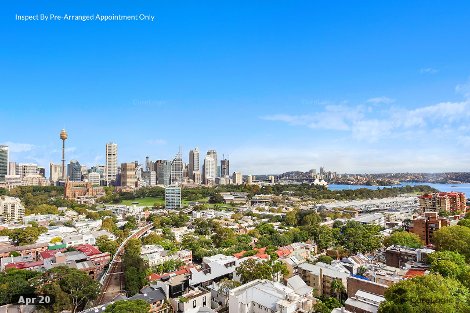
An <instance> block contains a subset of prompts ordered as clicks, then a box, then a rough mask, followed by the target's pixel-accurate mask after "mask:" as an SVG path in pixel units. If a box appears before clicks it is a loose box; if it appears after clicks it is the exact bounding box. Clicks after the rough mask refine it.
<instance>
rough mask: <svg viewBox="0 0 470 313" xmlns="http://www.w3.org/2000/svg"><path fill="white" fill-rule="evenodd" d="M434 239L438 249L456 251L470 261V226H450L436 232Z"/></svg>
mask: <svg viewBox="0 0 470 313" xmlns="http://www.w3.org/2000/svg"><path fill="white" fill-rule="evenodd" d="M433 241H434V244H435V246H436V250H439V251H443V250H448V251H455V252H458V253H460V254H462V255H463V256H465V259H466V260H467V262H468V261H470V228H468V227H465V226H449V227H444V228H441V229H439V230H438V231H437V232H435V233H434V236H433Z"/></svg>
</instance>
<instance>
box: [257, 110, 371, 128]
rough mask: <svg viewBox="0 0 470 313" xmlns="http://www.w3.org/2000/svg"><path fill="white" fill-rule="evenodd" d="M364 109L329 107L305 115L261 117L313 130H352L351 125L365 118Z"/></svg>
mask: <svg viewBox="0 0 470 313" xmlns="http://www.w3.org/2000/svg"><path fill="white" fill-rule="evenodd" d="M363 110H364V108H362V107H349V106H345V105H327V106H326V107H325V110H324V111H323V112H317V113H315V114H304V115H289V114H275V115H267V116H263V117H261V119H264V120H268V121H278V122H285V123H287V124H289V125H296V126H297V125H298V126H307V127H309V128H313V129H327V130H341V131H346V130H350V127H351V124H352V123H353V122H354V121H356V120H360V119H361V118H362V116H363V113H362V111H363Z"/></svg>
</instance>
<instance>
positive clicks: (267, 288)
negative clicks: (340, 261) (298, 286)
mask: <svg viewBox="0 0 470 313" xmlns="http://www.w3.org/2000/svg"><path fill="white" fill-rule="evenodd" d="M313 303H314V298H313V296H312V295H308V296H302V295H299V294H297V293H296V292H295V291H294V290H293V289H291V288H289V287H287V286H284V285H283V284H280V283H278V282H273V281H270V280H265V279H261V280H260V279H257V280H254V281H252V282H249V283H247V284H244V285H241V286H240V287H237V288H235V289H232V290H230V293H229V313H294V312H309V311H310V310H311V309H312V306H313Z"/></svg>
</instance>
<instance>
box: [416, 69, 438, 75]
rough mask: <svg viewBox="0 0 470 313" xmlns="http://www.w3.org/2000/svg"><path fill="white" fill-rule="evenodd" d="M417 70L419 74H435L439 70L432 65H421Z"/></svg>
mask: <svg viewBox="0 0 470 313" xmlns="http://www.w3.org/2000/svg"><path fill="white" fill-rule="evenodd" d="M419 72H420V73H421V74H436V73H438V72H439V70H437V69H435V68H432V67H423V68H420V69H419Z"/></svg>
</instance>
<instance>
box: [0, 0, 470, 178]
mask: <svg viewBox="0 0 470 313" xmlns="http://www.w3.org/2000/svg"><path fill="white" fill-rule="evenodd" d="M53 2H54V10H55V11H56V12H55V13H57V14H59V13H66V11H67V12H68V11H73V13H74V14H81V13H89V12H88V10H87V8H86V5H84V4H87V3H89V2H87V1H81V2H80V3H67V4H65V3H62V2H60V1H53ZM90 4H91V2H90ZM362 5H363V6H361V7H360V8H358V7H357V5H354V4H352V3H351V4H344V3H333V2H332V3H311V2H309V1H298V2H295V3H283V4H282V5H279V6H271V5H268V4H267V3H265V4H263V3H252V2H242V3H237V5H236V6H235V5H231V4H230V3H223V4H221V3H218V2H207V3H204V4H200V3H198V4H196V3H192V4H191V3H188V4H187V5H186V6H184V7H179V8H175V6H174V5H171V4H165V3H161V2H151V3H150V2H148V3H141V4H139V7H136V6H135V5H131V4H123V3H116V2H112V3H106V4H105V3H93V8H94V10H95V11H97V12H99V11H102V13H106V12H108V13H109V12H110V11H115V13H116V14H134V13H135V11H139V12H140V11H145V12H146V13H148V14H153V15H155V16H156V22H154V23H135V24H124V23H120V22H112V23H102V24H99V23H98V22H96V23H79V22H70V23H55V24H54V23H49V24H46V23H43V24H35V23H32V22H31V23H27V22H18V21H15V20H14V19H13V18H11V16H14V14H16V13H18V6H17V5H13V4H7V5H6V6H5V9H4V10H3V11H2V13H0V15H1V16H2V17H3V18H2V19H1V20H0V25H1V26H3V28H4V29H9V30H10V32H9V35H8V36H6V37H5V38H4V41H3V45H2V46H3V49H1V51H0V66H1V67H2V69H3V74H4V75H2V76H1V77H0V82H1V83H2V86H4V91H3V92H2V93H0V103H1V105H0V106H1V115H2V129H3V130H6V131H1V132H0V144H6V145H8V146H9V147H10V159H11V160H14V161H16V162H34V163H38V164H40V165H42V166H44V167H46V168H48V164H49V163H50V162H53V163H54V164H58V163H59V162H60V160H61V156H60V154H61V147H60V142H59V141H58V140H57V130H58V129H59V130H60V129H62V128H65V129H66V130H67V132H69V135H70V137H69V139H67V145H66V155H67V157H66V158H67V162H69V161H70V160H72V159H76V160H79V161H80V164H85V165H88V166H92V165H96V164H104V163H105V154H104V152H103V146H104V144H105V143H107V142H116V143H117V144H118V145H119V147H120V151H119V155H120V157H119V162H131V161H134V160H139V162H142V163H143V162H144V158H145V157H146V156H150V157H151V158H152V159H153V160H157V159H171V158H172V156H174V154H175V152H176V151H177V148H178V147H179V146H182V147H183V158H184V160H185V161H187V157H188V156H187V153H188V151H189V150H190V149H191V148H193V147H195V146H197V147H199V149H200V151H201V152H202V154H201V162H202V160H203V159H204V153H205V151H208V150H211V149H216V150H217V151H218V152H219V153H222V152H223V153H224V154H225V155H228V156H230V158H229V159H230V168H231V169H232V168H233V169H234V170H236V171H240V172H242V173H244V174H245V173H246V174H248V173H252V174H276V173H282V172H286V171H293V170H301V171H308V170H309V169H311V168H319V167H320V166H325V167H326V168H329V169H334V170H335V171H337V172H340V173H366V172H367V173H382V172H447V171H468V170H469V167H468V164H470V155H469V154H468V153H466V152H465V151H466V149H468V148H470V136H469V135H468V130H469V128H468V126H467V125H466V119H467V118H468V116H469V115H470V110H469V109H470V100H469V99H470V84H469V77H470V60H469V59H468V54H469V53H470V44H469V43H467V42H466V41H465V40H464V38H467V37H468V32H469V29H470V21H469V20H468V18H467V16H466V14H465V12H467V11H468V9H470V4H468V3H465V2H457V3H456V4H455V5H453V6H450V5H448V4H446V3H432V4H428V3H408V2H406V1H397V2H394V3H388V4H383V3H376V2H372V1H371V2H368V3H367V5H366V4H362ZM353 8H354V10H352V9H353ZM44 10H45V11H47V8H46V7H45V4H42V3H32V4H31V5H29V6H28V8H24V9H22V10H21V11H22V12H21V13H23V14H28V13H29V14H35V13H37V11H44ZM351 12H354V13H353V14H352V13H351ZM404 12H406V13H404ZM436 14H437V15H438V16H440V18H439V19H433V18H431V16H436ZM38 25H40V27H41V29H42V30H43V31H42V32H38V31H37V29H38ZM299 30H302V31H299ZM31 46H34V47H35V53H34V54H31V53H28V51H29V50H30V49H31ZM26 55H27V56H28V57H27V58H25V56H26ZM232 172H233V171H232Z"/></svg>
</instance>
